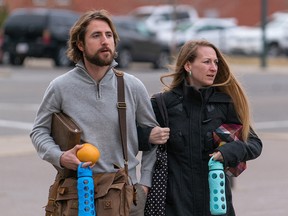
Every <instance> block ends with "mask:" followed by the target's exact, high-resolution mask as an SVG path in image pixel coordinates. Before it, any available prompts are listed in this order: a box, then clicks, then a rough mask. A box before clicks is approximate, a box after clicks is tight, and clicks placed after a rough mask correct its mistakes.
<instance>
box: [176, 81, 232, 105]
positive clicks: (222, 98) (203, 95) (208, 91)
mask: <svg viewBox="0 0 288 216" xmlns="http://www.w3.org/2000/svg"><path fill="white" fill-rule="evenodd" d="M172 91H173V92H174V93H175V94H177V95H178V96H184V99H185V100H188V101H191V100H198V101H202V100H203V101H205V102H210V103H211V102H212V103H213V102H214V103H230V102H231V98H230V96H229V95H227V94H226V93H224V92H219V91H217V87H214V86H210V87H206V88H201V89H199V91H198V90H196V89H195V88H194V87H193V86H189V85H188V84H186V83H185V82H184V81H183V82H182V83H181V84H180V85H179V86H178V87H176V88H175V89H173V90H172Z"/></svg>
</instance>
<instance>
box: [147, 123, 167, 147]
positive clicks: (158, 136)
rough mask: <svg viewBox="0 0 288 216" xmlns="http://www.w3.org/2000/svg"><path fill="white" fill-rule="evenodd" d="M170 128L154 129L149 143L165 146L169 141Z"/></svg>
mask: <svg viewBox="0 0 288 216" xmlns="http://www.w3.org/2000/svg"><path fill="white" fill-rule="evenodd" d="M169 135H170V128H168V127H165V128H161V127H158V126H156V127H154V128H153V129H152V131H151V133H150V136H149V142H150V143H153V144H165V143H166V142H167V140H168V139H169Z"/></svg>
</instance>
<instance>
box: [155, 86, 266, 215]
mask: <svg viewBox="0 0 288 216" xmlns="http://www.w3.org/2000/svg"><path fill="white" fill-rule="evenodd" d="M163 96H164V101H165V104H166V106H167V109H168V116H169V127H170V138H169V140H168V143H167V152H168V176H169V177H168V189H167V198H166V213H167V216H172V215H173V216H210V215H211V214H210V210H209V186H208V161H209V159H210V157H209V154H210V153H212V152H214V151H215V149H214V148H213V137H212V132H213V131H214V130H215V129H216V128H218V127H219V126H220V125H221V124H223V123H238V124H239V120H238V118H237V116H236V113H235V110H234V107H233V104H232V102H231V99H230V97H229V96H228V95H226V94H224V93H220V92H216V91H215V88H214V87H209V88H204V89H201V90H200V91H196V90H195V89H194V88H193V87H190V86H186V85H183V86H180V87H178V88H176V89H174V90H173V91H171V92H166V93H164V94H163ZM151 101H152V105H153V108H154V112H155V114H156V118H157V120H158V122H159V123H160V125H162V124H163V120H162V119H161V117H160V116H161V115H160V113H159V110H158V107H157V105H156V101H155V99H153V98H152V100H151ZM218 150H219V151H221V153H222V155H223V157H224V160H225V162H224V166H230V167H233V166H236V165H237V164H238V163H239V162H240V161H247V160H252V159H255V158H257V157H258V156H259V155H260V154H261V151H262V142H261V140H260V139H259V138H258V137H257V135H256V134H255V133H254V132H253V131H251V135H250V136H249V139H248V141H247V143H244V142H242V141H234V142H231V143H229V144H226V145H223V146H221V147H218ZM247 172H249V167H248V170H247ZM228 181H229V179H228V178H227V177H226V200H227V216H233V215H235V213H234V209H233V205H232V194H231V188H230V184H229V182H228Z"/></svg>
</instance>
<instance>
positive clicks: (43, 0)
mask: <svg viewBox="0 0 288 216" xmlns="http://www.w3.org/2000/svg"><path fill="white" fill-rule="evenodd" d="M47 2H48V0H33V4H34V5H36V6H45V5H47Z"/></svg>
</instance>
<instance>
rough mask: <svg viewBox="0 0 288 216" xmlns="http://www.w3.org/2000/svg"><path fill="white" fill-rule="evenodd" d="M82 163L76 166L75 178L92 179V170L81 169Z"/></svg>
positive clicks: (87, 168)
mask: <svg viewBox="0 0 288 216" xmlns="http://www.w3.org/2000/svg"><path fill="white" fill-rule="evenodd" d="M82 164H83V163H80V164H79V165H78V169H77V177H78V178H80V177H92V170H91V168H90V167H82Z"/></svg>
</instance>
